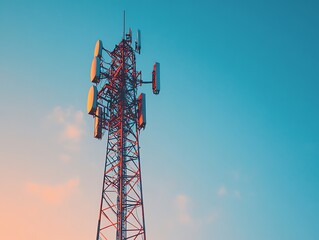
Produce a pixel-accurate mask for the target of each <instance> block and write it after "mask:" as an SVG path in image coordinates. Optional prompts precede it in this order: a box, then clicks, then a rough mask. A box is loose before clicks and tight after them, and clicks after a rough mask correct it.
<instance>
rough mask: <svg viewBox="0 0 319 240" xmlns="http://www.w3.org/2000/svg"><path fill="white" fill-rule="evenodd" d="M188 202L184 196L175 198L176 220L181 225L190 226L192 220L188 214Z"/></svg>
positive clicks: (187, 198)
mask: <svg viewBox="0 0 319 240" xmlns="http://www.w3.org/2000/svg"><path fill="white" fill-rule="evenodd" d="M189 202H190V199H189V197H187V196H186V195H184V194H181V195H178V196H177V197H176V198H175V205H176V207H177V211H178V220H179V222H180V223H182V224H190V223H191V222H192V218H191V216H190V214H189Z"/></svg>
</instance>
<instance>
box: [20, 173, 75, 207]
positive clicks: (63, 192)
mask: <svg viewBox="0 0 319 240" xmlns="http://www.w3.org/2000/svg"><path fill="white" fill-rule="evenodd" d="M79 182H80V180H79V178H74V179H70V180H69V181H67V182H65V183H62V184H58V185H46V184H39V183H33V182H30V183H27V184H26V190H27V192H29V193H31V194H33V195H34V196H37V197H39V198H40V199H42V200H43V201H44V202H46V203H50V204H60V203H62V202H63V201H65V200H66V199H67V198H68V197H70V196H71V195H72V194H73V193H74V192H75V190H76V189H77V187H78V185H79Z"/></svg>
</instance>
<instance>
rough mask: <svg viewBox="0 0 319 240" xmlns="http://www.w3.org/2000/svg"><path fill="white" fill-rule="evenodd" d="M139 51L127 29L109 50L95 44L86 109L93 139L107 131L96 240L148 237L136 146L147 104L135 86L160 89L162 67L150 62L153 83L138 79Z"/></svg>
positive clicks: (140, 238)
mask: <svg viewBox="0 0 319 240" xmlns="http://www.w3.org/2000/svg"><path fill="white" fill-rule="evenodd" d="M140 50H141V34H140V31H138V34H137V39H136V41H135V47H134V48H133V47H132V31H131V29H130V30H129V32H128V33H127V34H125V36H123V38H122V40H121V42H120V43H119V44H118V45H116V46H115V48H114V49H113V50H112V51H108V50H106V49H105V48H104V47H103V44H102V41H100V40H98V41H97V42H96V45H95V50H94V58H93V61H92V66H91V82H92V83H93V86H91V88H90V90H89V94H88V103H87V111H88V114H90V115H92V116H93V117H94V137H95V138H97V139H102V136H103V135H104V134H105V133H107V145H106V159H105V168H104V173H103V187H102V196H101V205H100V212H99V218H98V226H97V236H96V240H106V239H107V240H114V239H116V240H124V239H137V240H146V234H145V218H144V207H143V192H142V179H141V163H140V148H139V132H140V130H141V129H144V128H145V125H146V108H145V107H146V106H145V103H146V102H145V94H144V93H141V94H140V95H139V97H137V89H138V87H139V86H141V85H142V84H146V83H151V84H152V88H153V93H154V94H158V93H159V91H160V74H159V67H160V65H159V63H155V64H154V69H153V72H152V81H148V82H144V81H142V74H141V71H136V57H135V54H136V53H140Z"/></svg>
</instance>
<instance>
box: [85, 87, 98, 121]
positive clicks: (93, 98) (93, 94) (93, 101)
mask: <svg viewBox="0 0 319 240" xmlns="http://www.w3.org/2000/svg"><path fill="white" fill-rule="evenodd" d="M96 107H97V88H96V86H91V87H90V90H89V94H88V101H87V112H88V114H90V115H95V112H96Z"/></svg>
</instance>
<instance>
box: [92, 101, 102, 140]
mask: <svg viewBox="0 0 319 240" xmlns="http://www.w3.org/2000/svg"><path fill="white" fill-rule="evenodd" d="M94 137H95V138H97V139H102V108H101V107H98V108H97V110H96V117H95V118H94Z"/></svg>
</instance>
